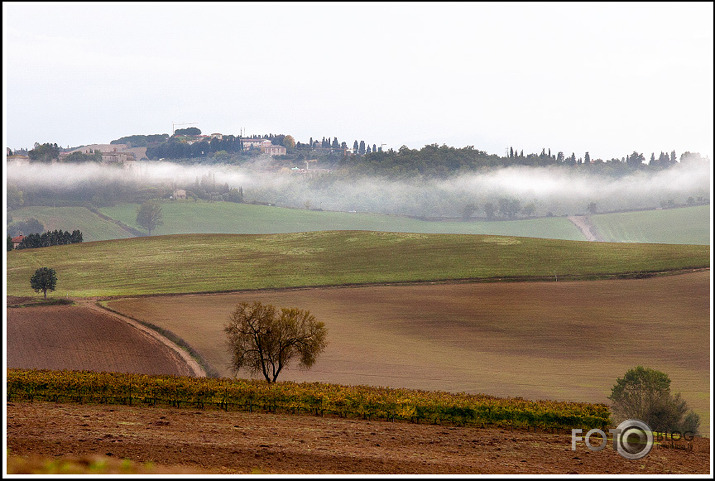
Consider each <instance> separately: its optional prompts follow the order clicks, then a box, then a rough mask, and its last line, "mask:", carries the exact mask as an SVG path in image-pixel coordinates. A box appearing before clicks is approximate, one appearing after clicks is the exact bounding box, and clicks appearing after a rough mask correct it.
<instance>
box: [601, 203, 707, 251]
mask: <svg viewBox="0 0 715 481" xmlns="http://www.w3.org/2000/svg"><path fill="white" fill-rule="evenodd" d="M591 222H592V223H593V224H594V225H595V226H596V228H597V229H598V231H599V233H600V234H601V235H602V236H603V238H604V240H606V241H608V242H662V243H666V244H709V243H710V206H709V205H699V206H694V207H682V208H678V209H661V210H646V211H638V212H622V213H617V214H598V215H593V216H591Z"/></svg>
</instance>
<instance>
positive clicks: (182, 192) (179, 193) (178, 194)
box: [172, 189, 186, 199]
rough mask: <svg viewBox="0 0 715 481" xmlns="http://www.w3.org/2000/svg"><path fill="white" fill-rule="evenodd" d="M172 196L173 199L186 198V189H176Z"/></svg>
mask: <svg viewBox="0 0 715 481" xmlns="http://www.w3.org/2000/svg"><path fill="white" fill-rule="evenodd" d="M172 197H173V198H174V199H186V191H185V190H184V189H176V190H175V191H174V193H173V194H172Z"/></svg>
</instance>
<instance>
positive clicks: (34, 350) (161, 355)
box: [7, 306, 194, 376]
mask: <svg viewBox="0 0 715 481" xmlns="http://www.w3.org/2000/svg"><path fill="white" fill-rule="evenodd" d="M7 366H8V367H9V368H26V369H56V370H57V369H70V370H79V371H81V370H89V371H112V372H133V373H143V374H170V375H171V374H173V375H180V376H192V375H194V373H193V371H192V370H191V368H190V367H189V366H188V365H187V363H186V362H185V361H184V360H183V359H182V358H181V357H180V356H179V355H178V354H177V353H176V351H175V350H173V349H170V348H169V347H167V346H166V345H165V344H163V343H161V342H160V341H158V340H157V339H156V338H154V337H152V336H149V335H147V334H146V333H144V332H143V331H141V330H139V329H137V328H135V327H133V326H132V325H130V324H128V323H126V322H123V321H121V320H119V319H117V318H116V317H115V316H112V315H110V314H107V313H103V312H97V311H95V310H93V309H91V308H89V307H86V306H32V307H21V308H9V309H8V310H7Z"/></svg>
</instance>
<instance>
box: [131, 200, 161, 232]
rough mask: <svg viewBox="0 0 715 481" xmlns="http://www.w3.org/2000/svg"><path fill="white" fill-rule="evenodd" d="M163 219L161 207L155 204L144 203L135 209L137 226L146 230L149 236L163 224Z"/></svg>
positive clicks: (150, 202)
mask: <svg viewBox="0 0 715 481" xmlns="http://www.w3.org/2000/svg"><path fill="white" fill-rule="evenodd" d="M163 217H164V214H163V213H162V212H161V206H160V205H159V204H157V203H156V202H152V201H146V202H144V203H143V204H142V205H140V206H139V208H138V209H137V224H139V225H140V226H142V227H144V228H145V229H146V230H148V231H149V235H151V231H152V230H154V228H156V227H157V226H160V225H162V224H164V221H163V220H162V219H163Z"/></svg>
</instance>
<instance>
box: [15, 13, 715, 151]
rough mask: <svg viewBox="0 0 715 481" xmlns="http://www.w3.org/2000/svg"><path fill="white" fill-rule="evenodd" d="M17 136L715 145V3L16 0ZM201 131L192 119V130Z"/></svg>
mask: <svg viewBox="0 0 715 481" xmlns="http://www.w3.org/2000/svg"><path fill="white" fill-rule="evenodd" d="M2 10H3V97H4V102H3V106H4V107H3V109H4V112H3V113H4V122H3V125H4V126H5V128H4V136H5V137H4V140H5V145H7V146H9V147H10V148H13V149H17V148H22V147H25V148H31V147H32V145H33V144H34V142H35V141H37V142H40V143H43V142H57V143H58V144H59V145H60V146H62V147H67V146H78V145H86V144H91V143H108V142H109V141H111V140H113V139H117V138H119V137H122V136H125V135H132V134H153V133H170V131H171V127H172V122H177V123H180V122H196V125H195V126H196V127H198V128H200V129H201V130H202V132H203V133H207V134H208V133H212V132H221V133H224V134H234V135H237V134H239V133H240V130H241V128H245V133H246V134H248V135H250V134H267V133H274V134H277V133H283V134H291V135H293V136H294V137H295V138H296V140H297V141H301V142H307V141H308V139H309V137H310V136H312V137H313V138H317V139H321V138H322V137H323V136H326V137H328V136H329V137H331V138H332V137H334V136H337V137H338V139H339V140H340V141H346V142H347V143H348V145H349V146H352V143H353V141H354V140H358V141H360V140H365V141H366V142H367V143H368V144H369V145H372V144H377V145H380V144H382V143H385V144H386V147H392V148H395V149H397V148H399V147H400V146H401V145H407V146H408V147H411V148H420V147H422V146H424V145H426V144H431V143H438V144H447V145H451V146H455V147H464V146H466V145H473V146H474V147H475V148H477V149H480V150H486V151H487V152H490V153H496V154H504V152H505V149H506V148H508V147H509V146H514V147H515V148H516V149H518V150H521V149H523V150H524V152H525V153H528V152H537V153H538V152H540V151H541V149H542V148H551V149H552V151H553V152H556V151H559V150H561V151H564V152H565V153H566V154H567V155H570V153H571V152H575V153H576V156H577V157H581V156H583V154H584V152H585V151H589V152H590V155H591V157H592V158H598V157H601V158H603V159H609V158H611V157H618V158H620V157H622V156H624V155H626V154H628V153H630V152H633V151H634V150H637V151H639V152H642V153H644V155H645V156H646V159H648V158H649V157H650V153H651V152H655V153H656V156H657V155H658V154H659V153H660V151H667V152H670V151H671V150H675V151H676V152H677V154H678V155H680V154H681V153H682V152H683V151H685V150H690V151H695V152H701V153H702V154H706V155H708V156H709V157H710V158H711V159H712V158H713V156H712V152H713V4H712V3H711V2H700V3H683V2H675V3H660V2H655V3H630V4H628V3H626V4H624V3H618V2H616V3H573V4H563V3H544V4H542V3H525V4H517V3H494V4H485V3H461V2H460V3H442V2H440V3H392V4H389V3H388V4H385V3H334V4H333V3H328V4H326V3H255V4H251V3H204V2H201V3H182V2H176V3H174V2H172V3H156V4H146V3H94V4H92V3H90V4H87V3H14V2H3V5H2ZM181 127H186V126H181Z"/></svg>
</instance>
